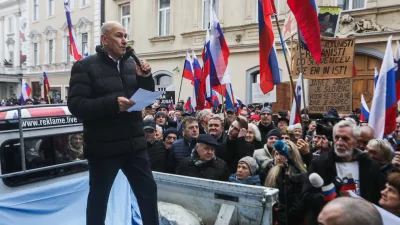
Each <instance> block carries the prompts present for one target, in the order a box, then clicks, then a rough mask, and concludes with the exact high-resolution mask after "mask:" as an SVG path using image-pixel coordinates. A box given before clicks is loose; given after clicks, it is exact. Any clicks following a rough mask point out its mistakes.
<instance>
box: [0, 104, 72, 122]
mask: <svg viewBox="0 0 400 225" xmlns="http://www.w3.org/2000/svg"><path fill="white" fill-rule="evenodd" d="M9 108H10V110H7V111H0V120H10V119H18V110H17V107H9ZM2 109H6V107H4V108H3V107H0V110H2ZM21 115H22V118H39V117H57V116H70V115H71V112H70V111H69V110H68V107H67V106H54V107H32V108H27V107H24V108H23V109H22V110H21Z"/></svg>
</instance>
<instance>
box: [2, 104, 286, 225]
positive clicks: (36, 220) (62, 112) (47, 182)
mask: <svg viewBox="0 0 400 225" xmlns="http://www.w3.org/2000/svg"><path fill="white" fill-rule="evenodd" d="M82 131H83V126H82V124H81V123H80V121H79V120H78V119H77V118H75V117H73V116H72V115H71V113H70V112H69V110H68V108H67V106H66V105H40V106H22V107H9V108H6V107H0V178H1V179H0V225H3V224H4V225H9V224H10V225H11V224H13V225H14V224H32V225H34V224H41V225H43V224H52V225H54V224H60V225H64V224H74V225H78V224H82V225H84V224H85V210H86V199H87V193H88V189H89V179H88V165H87V161H86V160H85V159H84V157H83V155H82V154H81V152H80V151H82V149H83V147H84V145H83V142H82V139H84V137H83V136H82ZM153 174H154V178H155V180H156V183H157V186H158V199H159V210H160V221H161V224H169V223H171V224H187V222H185V219H187V217H186V216H185V215H186V214H185V215H184V213H181V212H180V211H179V210H173V207H172V206H173V205H175V206H177V205H179V207H180V208H182V209H185V210H187V212H189V214H193V215H194V216H195V217H196V218H199V221H201V222H199V223H198V224H251V225H253V224H254V225H256V224H257V225H259V224H271V223H272V210H271V208H272V205H273V204H275V203H276V202H277V199H278V196H277V194H278V190H276V189H270V188H265V187H256V186H248V185H241V184H234V183H228V182H219V181H212V180H205V179H197V178H191V177H184V176H178V175H171V174H164V173H157V172H153ZM172 204H173V205H172ZM178 212H179V213H178ZM173 214H175V215H173ZM166 221H168V222H166ZM171 221H174V222H175V223H172V222H171ZM106 224H121V225H125V224H141V220H140V212H139V210H138V208H137V204H136V202H135V197H134V195H133V193H132V192H131V190H130V187H129V184H128V182H127V181H126V178H125V177H124V176H123V175H121V174H119V175H118V176H117V178H116V181H115V182H114V186H113V189H112V191H111V193H110V198H109V205H108V211H107V219H106Z"/></svg>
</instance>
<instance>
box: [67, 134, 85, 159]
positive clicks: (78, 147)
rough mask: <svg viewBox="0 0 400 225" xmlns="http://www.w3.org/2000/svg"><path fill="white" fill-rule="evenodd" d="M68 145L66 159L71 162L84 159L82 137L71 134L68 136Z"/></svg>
mask: <svg viewBox="0 0 400 225" xmlns="http://www.w3.org/2000/svg"><path fill="white" fill-rule="evenodd" d="M68 138H69V145H68V150H67V157H68V158H69V159H70V160H71V161H73V160H81V159H84V156H83V135H82V134H71V135H69V137H68Z"/></svg>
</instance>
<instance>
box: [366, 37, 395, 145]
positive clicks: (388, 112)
mask: <svg viewBox="0 0 400 225" xmlns="http://www.w3.org/2000/svg"><path fill="white" fill-rule="evenodd" d="M396 116H397V101H396V77H395V65H394V59H393V53H392V36H390V37H389V39H388V42H387V46H386V52H385V56H384V57H383V61H382V66H381V70H380V72H379V77H378V82H377V83H376V87H375V91H374V98H373V99H372V106H371V113H370V116H369V121H368V125H369V126H370V127H372V128H373V129H374V132H375V137H376V138H378V139H381V138H383V136H385V135H388V134H390V133H392V132H393V131H394V130H395V129H396Z"/></svg>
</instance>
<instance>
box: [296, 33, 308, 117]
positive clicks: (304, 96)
mask: <svg viewBox="0 0 400 225" xmlns="http://www.w3.org/2000/svg"><path fill="white" fill-rule="evenodd" d="M297 37H298V39H299V59H300V74H302V75H303V76H301V86H303V88H302V91H303V93H302V94H303V102H304V113H305V114H306V117H308V110H307V107H306V94H305V90H304V89H305V88H304V73H303V56H302V54H301V48H302V47H301V44H300V30H299V28H297ZM299 109H301V108H299ZM300 117H301V112H300Z"/></svg>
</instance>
